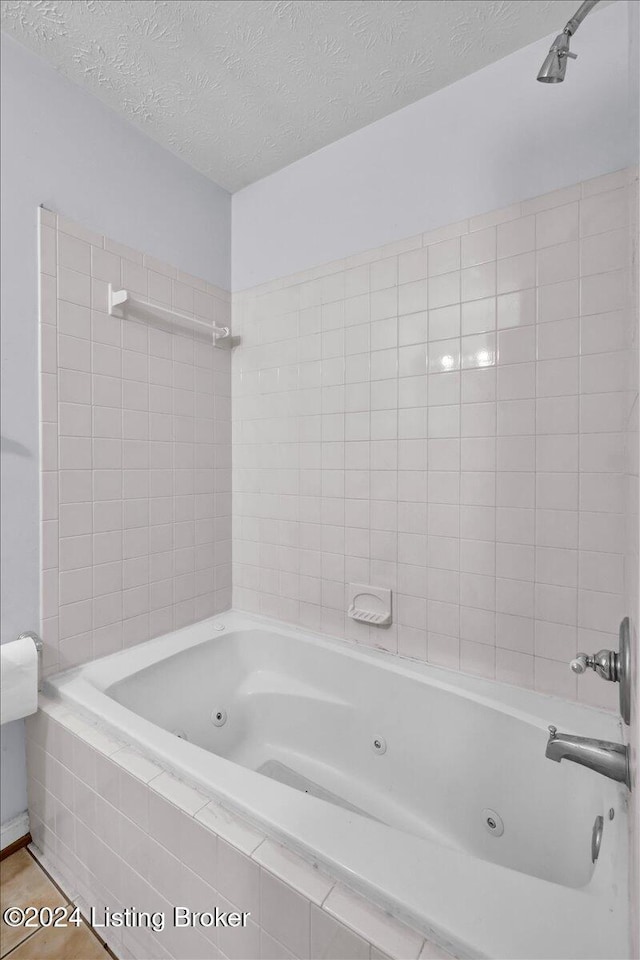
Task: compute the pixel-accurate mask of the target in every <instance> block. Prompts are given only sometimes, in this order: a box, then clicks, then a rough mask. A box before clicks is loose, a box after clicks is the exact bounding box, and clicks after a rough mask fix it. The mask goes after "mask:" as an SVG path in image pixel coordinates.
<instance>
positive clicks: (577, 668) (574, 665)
mask: <svg viewBox="0 0 640 960" xmlns="http://www.w3.org/2000/svg"><path fill="white" fill-rule="evenodd" d="M569 666H570V667H571V669H572V670H573V672H574V673H584V672H585V670H586V669H587V655H586V654H585V653H579V654H578V656H577V657H576V658H575V660H572V661H571V663H570V664H569Z"/></svg>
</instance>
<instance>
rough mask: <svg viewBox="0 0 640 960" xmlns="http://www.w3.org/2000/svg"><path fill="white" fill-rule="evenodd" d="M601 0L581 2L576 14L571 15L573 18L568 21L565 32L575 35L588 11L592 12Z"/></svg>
mask: <svg viewBox="0 0 640 960" xmlns="http://www.w3.org/2000/svg"><path fill="white" fill-rule="evenodd" d="M598 2H599V0H584V3H581V4H580V6H579V7H578V9H577V10H576V12H575V13H574V15H573V16H572V17H571V20H568V21H567V25H566V27H565V28H564V30H563V33H568V34H569V36H570V37H572V36H573V35H574V33H575V32H576V30H577V29H578V27H579V26H580V24H581V23H582V21H583V20H584V18H585V17H586V16H587V14H588V13H591V11H592V10H593V8H594V7H595V5H596V3H598Z"/></svg>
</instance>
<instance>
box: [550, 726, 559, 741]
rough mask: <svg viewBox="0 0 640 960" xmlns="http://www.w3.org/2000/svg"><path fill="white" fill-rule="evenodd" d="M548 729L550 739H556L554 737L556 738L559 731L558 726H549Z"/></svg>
mask: <svg viewBox="0 0 640 960" xmlns="http://www.w3.org/2000/svg"><path fill="white" fill-rule="evenodd" d="M548 730H549V739H550V740H554V739H555V736H556V733H557V732H558V728H557V727H553V726H549V728H548Z"/></svg>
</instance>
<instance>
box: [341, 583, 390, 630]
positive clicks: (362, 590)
mask: <svg viewBox="0 0 640 960" xmlns="http://www.w3.org/2000/svg"><path fill="white" fill-rule="evenodd" d="M347 613H348V615H349V616H350V617H351V619H352V620H358V621H360V622H361V623H371V624H373V625H374V626H376V627H383V626H385V625H387V624H389V623H391V590H388V589H387V588H386V587H372V586H369V585H368V584H363V583H350V584H349V607H348V609H347Z"/></svg>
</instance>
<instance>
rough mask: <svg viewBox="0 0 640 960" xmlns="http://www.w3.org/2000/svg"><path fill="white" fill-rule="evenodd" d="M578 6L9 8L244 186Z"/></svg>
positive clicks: (335, 2)
mask: <svg viewBox="0 0 640 960" xmlns="http://www.w3.org/2000/svg"><path fill="white" fill-rule="evenodd" d="M577 5H578V4H577V0H417V2H414V0H220V2H219V0H195V2H191V0H178V2H163V0H158V2H147V0H135V2H131V0H127V2H121V0H83V2H79V0H67V2H55V0H3V2H2V4H1V8H2V24H3V29H5V30H6V31H7V32H9V33H11V34H12V35H13V36H14V37H15V38H16V39H17V40H19V41H20V42H21V43H23V44H25V45H26V46H27V47H30V48H31V49H32V50H34V51H35V52H36V53H38V54H40V55H41V56H42V57H44V58H45V59H46V60H48V61H49V62H50V63H51V64H53V66H54V67H55V68H56V69H57V70H59V71H60V72H61V73H62V74H64V75H65V76H66V77H69V78H70V79H71V80H73V81H75V82H76V83H78V84H79V85H80V86H82V87H84V88H86V89H87V90H89V91H91V92H92V93H93V94H95V95H96V96H97V97H98V98H99V99H100V100H102V101H103V102H104V103H105V104H107V105H108V106H109V107H112V108H113V109H114V110H116V111H118V112H120V113H122V114H124V115H125V116H126V117H128V118H129V120H131V121H132V122H133V123H135V124H136V125H137V126H138V127H139V128H140V129H141V130H143V131H144V132H145V133H146V134H148V135H149V136H150V137H152V138H153V139H154V140H157V141H158V142H159V143H161V144H162V145H163V146H165V147H167V148H168V149H170V150H172V151H173V152H174V153H176V154H178V156H180V157H182V158H183V159H184V160H186V161H187V163H190V164H191V165H192V166H193V167H195V168H196V169H197V170H199V171H201V173H204V174H205V175H206V176H208V177H210V178H211V179H213V180H215V181H216V182H217V183H219V184H221V185H222V186H224V187H226V188H227V189H228V190H237V189H239V188H240V187H243V186H245V185H246V184H248V183H251V182H253V181H254V180H257V179H259V178H260V177H264V176H266V175H267V174H269V173H272V172H273V171H275V170H278V169H279V168H280V167H283V166H285V165H286V164H288V163H291V162H292V161H294V160H297V159H299V158H300V157H303V156H305V155H306V154H308V153H311V152H312V151H314V150H317V149H318V148H319V147H323V146H325V145H326V144H328V143H331V142H332V141H334V140H337V139H339V138H340V137H343V136H345V135H346V134H348V133H351V132H352V131H354V130H357V129H358V128H359V127H363V126H365V125H366V124H368V123H371V122H372V121H374V120H377V119H379V118H380V117H383V116H385V115H386V114H388V113H391V112H393V111H394V110H398V109H399V108H400V107H403V106H406V105H407V104H409V103H412V102H413V101H415V100H418V99H420V98H421V97H424V96H426V95H427V94H429V93H433V91H434V90H438V89H440V88H441V87H444V86H446V85H447V84H449V83H452V82H453V81H454V80H457V79H459V78H460V77H463V76H465V75H467V74H470V73H473V72H474V71H475V70H478V69H479V68H480V67H483V66H485V65H486V64H488V63H490V62H492V61H494V60H498V59H500V58H501V57H504V56H506V55H507V54H508V53H511V52H512V51H513V50H517V49H518V48H520V47H523V46H525V45H526V44H528V43H531V42H532V41H534V40H536V39H538V38H540V37H543V36H545V35H546V34H548V33H551V32H552V31H554V30H558V31H559V30H560V29H561V28H562V26H564V23H565V21H566V20H567V19H568V18H569V16H570V15H571V14H572V13H573V12H574V9H575V7H576V6H577ZM541 53H543V51H541Z"/></svg>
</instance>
